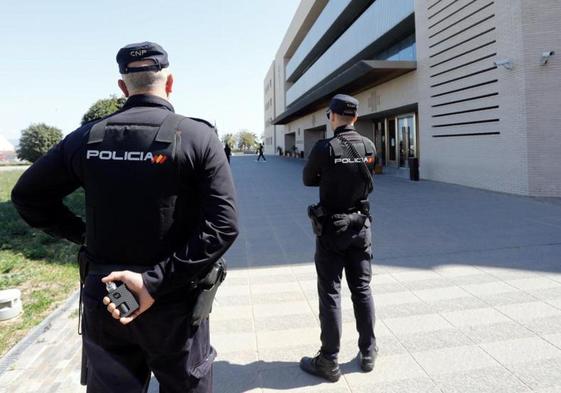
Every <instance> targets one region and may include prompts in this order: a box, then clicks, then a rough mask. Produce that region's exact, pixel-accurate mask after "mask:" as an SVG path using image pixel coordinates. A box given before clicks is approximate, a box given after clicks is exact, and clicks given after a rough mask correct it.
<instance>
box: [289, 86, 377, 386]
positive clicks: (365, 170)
mask: <svg viewBox="0 0 561 393" xmlns="http://www.w3.org/2000/svg"><path fill="white" fill-rule="evenodd" d="M357 110H358V101H357V100H356V99H355V98H353V97H351V96H348V95H343V94H338V95H336V96H335V97H333V99H332V100H331V102H330V105H329V109H328V112H327V117H328V119H329V121H330V124H331V126H332V128H333V130H334V133H335V136H334V137H333V138H330V139H325V140H321V141H319V142H317V143H316V145H315V146H314V148H313V149H312V151H311V153H310V156H309V159H308V163H307V164H306V167H305V168H304V173H303V180H304V185H306V186H311V187H317V186H319V193H320V203H319V204H318V205H315V206H310V208H309V211H308V214H309V216H310V218H311V219H312V224H313V227H314V232H315V234H316V236H317V238H316V254H315V264H316V271H317V275H318V294H319V317H320V323H321V344H322V345H321V350H320V351H319V353H318V354H317V355H316V356H315V357H313V358H310V357H304V358H302V360H301V361H300V367H301V368H302V369H303V370H304V371H306V372H308V373H311V374H314V375H318V376H320V377H323V378H325V379H327V380H329V381H332V382H335V381H337V380H338V379H339V378H340V377H341V371H340V369H339V364H338V361H337V355H338V353H339V346H340V341H341V330H342V328H341V326H342V323H341V277H342V272H343V269H344V270H345V276H346V278H347V283H348V285H349V289H350V290H351V293H352V297H351V298H352V302H353V307H354V313H355V318H356V329H357V331H358V333H359V340H358V347H359V355H358V360H359V363H360V367H361V368H362V370H364V371H371V370H372V369H373V368H374V361H375V358H376V355H377V351H378V349H377V346H376V337H375V336H374V321H375V318H374V302H373V299H372V293H371V290H370V280H371V274H372V273H371V265H370V261H371V259H372V253H371V236H372V235H371V232H370V225H371V217H370V206H369V203H368V199H367V198H368V194H369V193H370V192H371V191H372V171H373V169H374V162H375V156H376V150H375V147H374V144H373V143H372V141H371V140H369V139H368V138H365V137H363V136H361V135H360V134H358V133H357V132H356V131H355V128H354V123H355V122H356V120H357Z"/></svg>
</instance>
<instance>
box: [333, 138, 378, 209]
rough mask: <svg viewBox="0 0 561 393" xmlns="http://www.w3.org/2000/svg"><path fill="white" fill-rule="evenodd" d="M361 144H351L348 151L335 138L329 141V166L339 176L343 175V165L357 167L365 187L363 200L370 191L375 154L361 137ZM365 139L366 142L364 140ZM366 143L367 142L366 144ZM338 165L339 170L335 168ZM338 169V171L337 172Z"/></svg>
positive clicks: (369, 144) (350, 142)
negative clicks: (330, 153)
mask: <svg viewBox="0 0 561 393" xmlns="http://www.w3.org/2000/svg"><path fill="white" fill-rule="evenodd" d="M361 139H362V143H356V142H355V143H352V141H348V142H349V144H351V145H352V147H350V149H348V148H345V146H344V144H343V143H342V141H341V140H340V139H339V138H338V137H337V136H336V137H334V138H332V139H331V140H330V141H329V145H330V146H331V149H332V151H333V157H332V160H333V162H331V165H332V166H334V171H335V172H340V176H344V175H345V167H344V166H345V165H357V166H358V168H359V170H360V171H361V175H362V178H363V180H364V185H365V193H364V198H367V197H368V194H369V193H370V192H371V191H372V186H373V184H372V175H371V173H372V170H373V169H374V164H375V159H376V152H375V150H374V149H373V147H372V145H371V143H368V142H370V141H369V140H368V139H366V138H364V137H361ZM365 139H366V140H365ZM367 141H368V142H367ZM338 165H339V168H337V166H338ZM337 169H339V170H337Z"/></svg>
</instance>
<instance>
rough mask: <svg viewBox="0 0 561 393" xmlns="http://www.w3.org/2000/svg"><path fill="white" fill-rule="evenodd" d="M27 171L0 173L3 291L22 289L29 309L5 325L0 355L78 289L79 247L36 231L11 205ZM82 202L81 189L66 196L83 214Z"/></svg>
mask: <svg viewBox="0 0 561 393" xmlns="http://www.w3.org/2000/svg"><path fill="white" fill-rule="evenodd" d="M22 173H23V171H22V170H14V171H7V172H0V290H2V289H8V288H18V289H20V290H21V292H22V301H23V309H24V312H23V314H22V315H20V316H19V317H18V318H15V319H12V320H9V321H4V322H0V356H2V355H4V354H5V353H6V352H7V351H8V350H9V349H10V348H11V347H12V346H14V344H16V343H17V342H18V341H19V340H21V338H23V337H24V336H25V334H26V333H27V332H28V331H29V330H30V329H31V328H32V327H33V326H36V325H37V324H38V323H39V322H41V321H42V320H43V319H44V318H45V317H46V316H47V315H48V314H49V312H51V311H52V310H53V309H54V308H56V306H57V305H59V304H60V303H62V302H63V301H64V300H65V299H67V298H68V296H69V295H70V294H71V293H72V292H73V291H74V290H76V289H78V285H79V284H78V281H79V278H78V265H77V263H76V253H77V251H78V247H77V246H76V245H74V244H72V243H70V242H67V241H64V240H56V239H54V238H52V237H50V236H48V235H46V234H44V233H42V232H40V231H36V230H33V229H31V228H30V227H29V226H27V224H25V223H24V222H23V221H22V220H21V219H20V218H19V216H18V214H17V212H16V210H15V209H14V207H13V205H12V203H11V202H10V192H11V190H12V187H13V186H14V184H15V183H16V181H17V179H18V178H19V176H20V175H21V174H22ZM83 200H84V194H83V191H82V190H81V189H80V190H78V191H76V192H75V193H74V194H72V195H70V196H69V197H68V198H67V200H66V204H67V205H68V206H69V207H70V208H71V209H72V210H73V211H75V212H77V213H78V214H79V215H82V216H83V213H82V211H83ZM76 323H78V322H76ZM76 327H77V325H76Z"/></svg>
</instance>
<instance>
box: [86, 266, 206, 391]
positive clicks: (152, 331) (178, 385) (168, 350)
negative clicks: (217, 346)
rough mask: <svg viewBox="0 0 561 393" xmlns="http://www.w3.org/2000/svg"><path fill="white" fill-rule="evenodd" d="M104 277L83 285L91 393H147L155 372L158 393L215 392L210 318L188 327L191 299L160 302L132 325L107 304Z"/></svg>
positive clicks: (90, 279)
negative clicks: (117, 318) (114, 314)
mask: <svg viewBox="0 0 561 393" xmlns="http://www.w3.org/2000/svg"><path fill="white" fill-rule="evenodd" d="M102 277H103V276H100V275H89V276H88V277H87V278H86V282H85V286H84V316H83V321H82V322H83V325H82V326H83V334H84V337H83V338H84V349H85V351H86V354H87V357H88V388H87V392H88V393H144V392H146V391H147V389H148V384H149V382H150V372H151V371H152V372H153V373H154V375H155V376H156V378H157V379H158V382H159V383H160V393H176V392H177V393H179V392H181V393H185V392H191V393H211V392H212V362H213V360H214V358H215V356H216V352H215V351H214V348H212V347H211V345H210V341H209V324H208V320H206V321H204V322H203V323H202V324H201V325H200V326H199V327H198V328H194V327H192V326H190V321H189V312H190V305H189V301H188V300H175V301H169V302H161V303H159V302H156V303H154V305H153V306H152V307H151V308H150V309H148V310H147V311H146V312H145V313H143V314H142V315H141V316H140V317H138V318H137V319H136V320H134V321H133V322H131V323H130V324H129V325H126V326H123V325H121V323H120V322H119V321H118V320H116V319H113V317H111V315H110V314H109V313H108V312H107V310H106V306H104V305H103V303H102V299H103V296H105V294H106V290H105V285H104V284H102V283H101V278H102Z"/></svg>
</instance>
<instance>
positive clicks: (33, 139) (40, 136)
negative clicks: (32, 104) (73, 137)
mask: <svg viewBox="0 0 561 393" xmlns="http://www.w3.org/2000/svg"><path fill="white" fill-rule="evenodd" d="M61 140H62V131H61V130H59V129H58V128H55V127H51V126H48V125H46V124H45V123H38V124H31V125H30V126H29V127H27V128H26V129H25V130H23V131H22V132H21V138H20V140H19V148H18V150H17V154H18V158H19V159H20V160H26V161H30V162H35V161H37V160H38V159H39V158H41V157H42V156H44V155H45V154H46V153H47V152H48V151H49V149H50V148H51V147H53V146H54V145H56V144H57V143H58V142H60V141H61Z"/></svg>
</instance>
